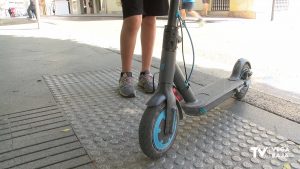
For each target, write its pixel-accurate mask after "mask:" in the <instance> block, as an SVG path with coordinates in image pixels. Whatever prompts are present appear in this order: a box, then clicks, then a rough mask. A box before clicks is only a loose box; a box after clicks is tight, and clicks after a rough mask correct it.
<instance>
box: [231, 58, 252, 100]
mask: <svg viewBox="0 0 300 169" xmlns="http://www.w3.org/2000/svg"><path fill="white" fill-rule="evenodd" d="M250 72H251V66H250V64H249V63H246V64H245V65H244V66H243V68H242V73H241V75H240V78H241V79H242V80H245V82H246V80H249V78H250V77H249V76H248V73H250ZM249 86H250V84H245V85H244V87H243V88H242V89H241V90H240V91H239V92H236V93H235V95H234V96H235V97H236V99H237V100H242V99H243V98H244V97H245V95H246V94H247V92H248V89H249Z"/></svg>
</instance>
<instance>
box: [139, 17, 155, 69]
mask: <svg viewBox="0 0 300 169" xmlns="http://www.w3.org/2000/svg"><path fill="white" fill-rule="evenodd" d="M155 34H156V17H155V16H146V17H144V18H143V20H142V28H141V44H142V70H141V71H146V70H148V71H150V66H151V61H152V54H153V47H154V41H155Z"/></svg>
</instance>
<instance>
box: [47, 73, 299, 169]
mask: <svg viewBox="0 0 300 169" xmlns="http://www.w3.org/2000/svg"><path fill="white" fill-rule="evenodd" d="M119 72H120V70H119V69H103V70H101V71H93V72H92V71H91V72H83V73H71V74H66V75H59V76H57V75H56V76H45V78H44V79H45V81H46V83H47V85H48V86H49V88H50V90H51V93H52V94H53V96H54V98H55V100H56V101H57V102H58V104H59V105H60V106H61V109H62V110H63V111H64V113H66V117H67V118H68V120H70V122H71V124H72V125H73V126H74V128H75V132H76V134H77V135H78V137H79V139H80V140H81V142H82V144H83V146H84V147H85V148H86V149H87V150H88V151H89V152H91V151H93V152H94V151H95V150H97V151H99V153H95V152H94V153H91V155H92V158H93V159H94V160H95V163H96V164H97V165H98V167H100V168H128V169H129V168H156V169H160V168H167V169H171V168H226V167H228V168H236V169H238V168H268V167H272V166H274V167H275V166H277V165H278V164H279V163H280V164H282V163H284V162H296V161H297V160H298V159H300V155H299V154H298V150H299V149H298V148H297V147H293V148H292V149H290V153H292V155H293V156H292V157H289V158H288V159H286V158H277V159H276V158H275V159H273V158H272V157H269V156H266V157H260V156H258V157H257V159H256V158H253V154H252V152H249V148H250V147H252V146H258V145H263V146H268V147H272V146H275V145H277V144H279V143H281V142H285V141H286V140H287V138H284V137H282V136H279V135H277V134H276V133H274V132H272V131H269V130H267V129H265V128H264V127H263V126H259V125H257V124H255V123H253V122H251V121H249V120H247V119H243V118H241V117H239V116H237V115H235V114H233V113H232V112H230V111H227V110H222V109H220V108H215V109H213V110H211V111H210V112H209V113H208V115H204V116H200V117H190V116H185V117H184V119H183V120H182V121H180V122H179V127H178V134H177V139H176V140H175V143H174V145H173V147H172V148H171V149H170V151H169V152H167V154H166V156H164V157H163V160H161V161H160V160H158V161H151V160H149V159H148V158H147V157H145V155H143V153H142V152H141V150H140V148H139V142H138V127H139V122H140V119H141V116H142V114H143V112H144V110H145V108H146V106H145V103H146V101H147V100H148V99H149V98H150V97H151V95H145V94H144V93H143V92H142V91H141V90H140V89H138V88H137V97H135V98H132V99H125V98H122V97H121V96H120V95H119V94H118V78H119ZM138 74H139V71H138V69H136V68H134V69H133V75H134V77H138ZM191 85H192V88H199V86H197V84H194V83H191ZM193 85H194V86H193ZM286 144H287V145H289V146H296V145H297V144H296V143H294V142H292V141H286ZM118 145H120V146H119V147H117V146H118ZM272 160H273V161H272ZM121 164H122V165H121ZM295 164H299V162H296V163H295Z"/></svg>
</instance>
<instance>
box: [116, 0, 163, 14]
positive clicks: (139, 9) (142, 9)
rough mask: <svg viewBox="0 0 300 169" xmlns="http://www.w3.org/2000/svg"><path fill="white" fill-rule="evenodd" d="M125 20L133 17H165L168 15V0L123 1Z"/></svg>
mask: <svg viewBox="0 0 300 169" xmlns="http://www.w3.org/2000/svg"><path fill="white" fill-rule="evenodd" d="M121 2H122V9H123V18H127V17H129V16H133V15H143V16H163V15H168V11H169V2H168V0H121Z"/></svg>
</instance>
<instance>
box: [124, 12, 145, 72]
mask: <svg viewBox="0 0 300 169" xmlns="http://www.w3.org/2000/svg"><path fill="white" fill-rule="evenodd" d="M141 23H142V16H141V15H134V16H130V17H128V18H125V19H124V21H123V26H122V30H121V37H120V49H121V59H122V72H131V66H132V58H133V52H134V48H135V43H136V37H137V33H138V30H139V29H140V26H141Z"/></svg>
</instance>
